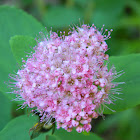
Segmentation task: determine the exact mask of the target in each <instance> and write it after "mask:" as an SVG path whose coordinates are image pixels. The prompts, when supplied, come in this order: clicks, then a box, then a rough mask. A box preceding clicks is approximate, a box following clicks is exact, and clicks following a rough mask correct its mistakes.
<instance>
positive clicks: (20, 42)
mask: <svg viewBox="0 0 140 140" xmlns="http://www.w3.org/2000/svg"><path fill="white" fill-rule="evenodd" d="M36 44H37V42H36V41H35V39H34V38H33V37H30V36H21V35H17V36H14V37H12V38H11V39H10V46H11V49H12V52H13V55H14V57H15V59H16V60H17V62H18V63H19V64H20V65H21V64H22V59H21V58H24V60H26V55H28V53H31V51H33V47H34V46H35V45H36Z"/></svg>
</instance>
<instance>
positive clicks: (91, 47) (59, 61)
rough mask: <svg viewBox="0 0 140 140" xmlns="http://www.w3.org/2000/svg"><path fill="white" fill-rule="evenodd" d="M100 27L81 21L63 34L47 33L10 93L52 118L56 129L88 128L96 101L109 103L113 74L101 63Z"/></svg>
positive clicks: (105, 57) (103, 37)
mask: <svg viewBox="0 0 140 140" xmlns="http://www.w3.org/2000/svg"><path fill="white" fill-rule="evenodd" d="M102 30H103V29H101V31H99V30H97V29H96V27H95V26H94V25H93V26H91V27H90V26H87V25H82V27H77V28H76V29H73V31H70V32H69V35H68V36H64V35H63V36H61V37H58V35H57V33H53V32H50V38H49V39H48V38H44V40H43V41H41V42H39V43H38V45H37V46H36V47H35V48H34V50H35V52H34V53H32V54H31V55H30V56H29V57H28V59H27V61H25V60H23V67H22V68H21V69H20V70H18V72H17V78H16V84H15V87H16V90H15V91H14V92H15V93H16V94H18V95H19V96H20V97H21V98H22V100H24V101H25V102H24V105H28V106H29V107H31V108H33V107H36V109H37V110H38V111H39V112H40V113H42V114H43V113H44V112H45V113H46V114H49V116H50V117H52V118H55V120H56V122H57V128H58V129H59V128H60V127H62V128H64V129H65V130H67V131H69V132H70V131H72V128H74V127H76V131H77V132H79V133H80V132H82V131H87V132H88V131H90V130H91V125H90V122H91V120H92V118H97V117H98V116H99V112H98V108H99V107H100V105H101V104H104V103H106V104H110V103H111V99H110V97H109V95H110V94H112V93H111V92H110V89H111V88H114V87H115V86H116V85H115V84H113V82H112V80H113V77H114V75H116V72H113V68H112V69H110V70H109V69H108V67H107V64H105V61H108V57H109V56H108V55H107V54H105V52H106V51H107V50H108V46H107V44H106V42H105V40H106V39H108V38H110V31H108V32H107V33H108V35H104V34H105V33H102Z"/></svg>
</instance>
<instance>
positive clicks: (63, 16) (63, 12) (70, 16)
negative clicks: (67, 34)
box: [42, 6, 83, 29]
mask: <svg viewBox="0 0 140 140" xmlns="http://www.w3.org/2000/svg"><path fill="white" fill-rule="evenodd" d="M79 18H80V19H82V18H83V15H82V13H81V12H80V11H79V10H77V9H76V8H66V7H62V6H57V7H50V8H49V9H48V11H47V12H46V14H45V15H44V17H43V18H42V22H43V23H44V25H45V26H47V27H53V28H54V29H56V28H64V27H68V26H69V25H72V26H73V24H77V23H79Z"/></svg>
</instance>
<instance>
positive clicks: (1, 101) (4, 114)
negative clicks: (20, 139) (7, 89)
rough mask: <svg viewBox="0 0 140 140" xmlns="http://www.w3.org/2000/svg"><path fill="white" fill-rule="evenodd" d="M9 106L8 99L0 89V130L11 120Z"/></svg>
mask: <svg viewBox="0 0 140 140" xmlns="http://www.w3.org/2000/svg"><path fill="white" fill-rule="evenodd" d="M11 106H12V103H11V102H10V100H9V99H7V97H6V96H5V95H4V94H3V93H2V92H1V91H0V110H1V114H0V130H1V129H3V127H4V126H5V125H6V124H7V123H8V122H9V121H10V120H11V117H12V116H11V113H12V112H11Z"/></svg>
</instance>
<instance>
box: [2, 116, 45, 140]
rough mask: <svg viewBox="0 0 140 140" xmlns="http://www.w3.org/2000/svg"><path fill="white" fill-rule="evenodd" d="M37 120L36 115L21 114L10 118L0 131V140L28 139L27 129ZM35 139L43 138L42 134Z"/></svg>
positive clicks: (40, 139)
mask: <svg viewBox="0 0 140 140" xmlns="http://www.w3.org/2000/svg"><path fill="white" fill-rule="evenodd" d="M36 122H37V117H36V116H31V115H30V116H27V115H22V116H20V117H17V118H15V119H13V120H11V121H10V122H9V123H8V124H7V125H6V126H5V128H4V129H3V130H2V131H1V132H0V139H1V140H19V139H20V140H30V136H29V130H30V128H31V127H32V126H33V125H34V124H35V123H36ZM35 140H45V137H44V135H42V136H39V137H38V138H36V139H35Z"/></svg>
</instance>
